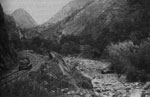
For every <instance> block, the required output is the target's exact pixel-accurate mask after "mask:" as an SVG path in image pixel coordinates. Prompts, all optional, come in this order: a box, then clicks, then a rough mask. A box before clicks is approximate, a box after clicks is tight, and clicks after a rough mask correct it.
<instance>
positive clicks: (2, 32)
mask: <svg viewBox="0 0 150 97" xmlns="http://www.w3.org/2000/svg"><path fill="white" fill-rule="evenodd" d="M0 16H1V17H0V74H2V72H5V71H7V70H8V69H10V68H11V67H12V66H13V62H14V59H15V53H14V50H13V48H12V45H11V43H10V41H9V36H8V30H7V29H8V28H7V26H6V24H5V19H4V12H3V8H2V6H1V5H0Z"/></svg>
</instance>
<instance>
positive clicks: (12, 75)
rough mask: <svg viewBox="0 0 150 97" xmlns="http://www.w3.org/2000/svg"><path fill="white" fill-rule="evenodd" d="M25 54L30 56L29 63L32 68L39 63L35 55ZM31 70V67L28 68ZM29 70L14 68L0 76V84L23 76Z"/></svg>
mask: <svg viewBox="0 0 150 97" xmlns="http://www.w3.org/2000/svg"><path fill="white" fill-rule="evenodd" d="M27 56H28V57H29V58H30V61H31V64H32V65H33V67H32V68H34V67H36V65H37V64H38V63H39V62H38V60H39V59H38V58H37V57H36V56H35V55H32V54H29V53H28V54H27ZM30 70H31V69H30ZM30 70H21V71H19V70H18V68H16V69H14V71H13V72H12V73H9V74H7V75H5V76H2V77H0V86H4V85H6V84H9V83H11V82H13V81H15V80H17V79H19V78H20V77H23V75H25V74H27V73H28V72H30Z"/></svg>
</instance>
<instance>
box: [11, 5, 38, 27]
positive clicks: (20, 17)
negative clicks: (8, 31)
mask: <svg viewBox="0 0 150 97" xmlns="http://www.w3.org/2000/svg"><path fill="white" fill-rule="evenodd" d="M12 16H13V18H14V20H15V22H16V23H17V24H18V26H19V27H21V28H33V27H36V26H37V23H36V21H35V20H34V19H33V18H32V17H31V15H30V14H29V13H28V12H26V11H25V10H24V9H21V8H20V9H17V10H15V11H14V12H13V13H12Z"/></svg>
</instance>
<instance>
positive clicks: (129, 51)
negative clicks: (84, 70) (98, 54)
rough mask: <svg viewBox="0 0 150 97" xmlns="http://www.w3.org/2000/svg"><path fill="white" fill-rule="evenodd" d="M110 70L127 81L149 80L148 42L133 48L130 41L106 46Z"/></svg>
mask: <svg viewBox="0 0 150 97" xmlns="http://www.w3.org/2000/svg"><path fill="white" fill-rule="evenodd" d="M107 52H108V54H109V58H110V60H111V61H112V66H111V69H112V70H113V71H114V72H116V73H118V74H125V75H126V76H127V80H128V81H142V82H145V81H147V80H149V74H150V71H149V69H150V64H149V63H150V60H149V58H150V41H144V42H142V43H141V44H140V45H139V46H135V45H134V44H133V43H132V42H131V41H126V42H122V43H118V44H111V45H109V46H107Z"/></svg>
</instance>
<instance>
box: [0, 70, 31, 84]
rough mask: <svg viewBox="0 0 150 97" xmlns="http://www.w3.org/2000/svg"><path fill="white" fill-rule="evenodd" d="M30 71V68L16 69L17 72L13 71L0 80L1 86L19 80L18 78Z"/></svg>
mask: <svg viewBox="0 0 150 97" xmlns="http://www.w3.org/2000/svg"><path fill="white" fill-rule="evenodd" d="M28 72H29V71H28V70H23V71H16V72H13V73H12V74H10V75H9V76H4V77H3V79H1V80H0V86H4V85H6V84H9V83H11V82H13V81H15V80H17V79H18V78H20V77H21V76H23V75H24V74H26V73H28ZM15 74H16V75H15ZM12 75H14V76H12Z"/></svg>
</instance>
